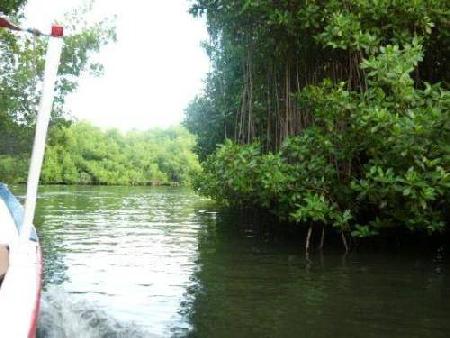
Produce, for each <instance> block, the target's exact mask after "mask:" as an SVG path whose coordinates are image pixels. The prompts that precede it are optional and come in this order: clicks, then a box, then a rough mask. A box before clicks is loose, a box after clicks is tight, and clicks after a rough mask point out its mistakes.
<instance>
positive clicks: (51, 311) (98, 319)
mask: <svg viewBox="0 0 450 338" xmlns="http://www.w3.org/2000/svg"><path fill="white" fill-rule="evenodd" d="M37 337H38V338H69V337H70V338H72V337H79V338H97V337H98V338H106V337H108V338H110V337H111V338H141V337H155V338H156V337H157V336H155V335H152V334H151V333H149V332H146V331H145V330H144V329H140V328H139V327H136V325H135V324H134V323H123V322H120V321H118V320H116V319H114V318H112V317H111V316H109V315H108V313H106V312H105V311H104V310H102V309H100V308H98V306H96V305H95V304H93V303H90V302H87V301H73V300H72V299H71V296H70V294H69V293H67V292H66V291H64V290H63V289H61V288H58V287H51V288H49V289H47V290H46V291H45V292H44V293H43V295H42V301H41V314H40V318H39V323H38V331H37Z"/></svg>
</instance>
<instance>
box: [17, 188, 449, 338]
mask: <svg viewBox="0 0 450 338" xmlns="http://www.w3.org/2000/svg"><path fill="white" fill-rule="evenodd" d="M18 190H19V193H20V189H18ZM39 196H40V198H39V203H38V216H37V221H36V223H37V227H38V228H39V232H40V237H41V241H42V245H43V248H44V253H45V262H46V268H45V271H46V275H45V281H46V291H45V292H44V299H43V311H42V318H41V322H40V331H39V335H40V336H41V337H155V336H156V337H170V336H191V337H449V336H450V278H449V273H450V266H449V261H448V258H447V257H446V254H447V251H445V250H444V251H442V252H439V253H434V254H429V253H421V252H414V253H411V252H410V253H408V254H406V253H404V254H399V253H397V254H381V253H372V254H364V255H363V254H356V253H352V254H350V255H347V256H344V255H342V254H341V253H340V252H339V251H337V252H336V250H331V249H330V250H328V251H327V250H325V253H324V254H323V255H318V254H316V255H312V256H311V257H310V260H307V259H306V258H305V256H304V254H303V250H302V244H301V243H298V244H297V243H295V242H293V241H290V242H283V241H273V240H270V239H268V238H265V237H264V236H259V235H258V233H257V232H256V231H255V230H254V227H244V226H242V225H239V224H237V223H236V221H232V219H231V218H229V217H225V216H224V215H221V214H219V213H217V212H216V209H215V207H214V204H213V203H212V202H210V201H207V200H205V199H202V198H200V197H198V196H196V195H194V194H193V193H192V192H190V191H188V190H183V189H180V188H144V187H137V188H124V187H57V186H51V187H43V188H42V189H41V193H40V195H39Z"/></svg>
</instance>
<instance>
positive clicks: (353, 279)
mask: <svg viewBox="0 0 450 338" xmlns="http://www.w3.org/2000/svg"><path fill="white" fill-rule="evenodd" d="M199 218H201V220H200V221H199V222H200V223H202V224H204V227H202V228H201V230H200V231H199V236H198V237H199V245H198V248H199V258H198V271H197V272H196V274H195V279H196V283H195V284H194V285H195V287H194V288H193V289H191V290H189V295H190V297H189V298H190V300H191V302H190V303H188V304H185V313H186V315H187V316H188V317H189V319H190V321H191V325H192V330H191V331H190V333H189V336H190V337H358V336H364V337H381V336H383V337H386V336H390V337H425V336H427V337H431V336H433V337H446V336H448V332H450V322H449V321H448V315H449V314H450V303H449V302H448V299H450V298H449V297H450V279H449V270H450V267H449V264H448V259H447V260H445V259H444V258H445V257H443V256H444V255H443V252H442V250H440V251H439V250H438V252H437V253H436V254H435V255H433V256H428V255H427V254H423V253H421V252H415V253H407V254H400V253H389V254H387V253H383V254H382V253H378V252H367V253H351V254H349V255H344V254H342V248H339V249H334V248H329V249H328V250H325V251H324V252H323V253H320V252H316V253H315V254H311V255H310V256H309V257H305V255H304V253H303V245H302V243H299V242H298V241H292V240H289V239H286V238H284V239H281V240H280V239H279V238H271V237H270V236H269V237H268V236H266V235H265V234H264V233H262V232H260V231H258V228H261V227H259V226H258V225H255V224H249V225H248V226H246V225H243V224H242V219H236V217H234V216H230V215H226V214H219V215H217V218H215V219H211V218H208V217H206V216H205V215H199ZM262 228H266V227H265V226H263V227H262Z"/></svg>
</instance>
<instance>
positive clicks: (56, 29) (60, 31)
mask: <svg viewBox="0 0 450 338" xmlns="http://www.w3.org/2000/svg"><path fill="white" fill-rule="evenodd" d="M50 35H51V36H54V37H61V36H63V35H64V28H63V27H62V26H57V25H54V26H52V33H51V34H50Z"/></svg>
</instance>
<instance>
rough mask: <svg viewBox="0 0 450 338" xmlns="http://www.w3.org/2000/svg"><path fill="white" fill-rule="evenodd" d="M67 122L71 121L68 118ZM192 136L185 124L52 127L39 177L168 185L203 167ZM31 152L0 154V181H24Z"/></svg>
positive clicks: (186, 180) (44, 179) (56, 180)
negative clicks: (130, 127) (149, 127)
mask: <svg viewBox="0 0 450 338" xmlns="http://www.w3.org/2000/svg"><path fill="white" fill-rule="evenodd" d="M66 124H67V123H66ZM194 146H195V139H194V137H193V136H192V135H191V134H189V132H188V131H187V130H186V129H184V128H181V127H173V128H169V129H164V130H163V129H152V130H148V131H131V132H128V133H126V134H122V133H120V132H119V131H117V130H114V129H113V130H109V131H102V130H101V129H100V128H97V127H94V126H92V125H90V124H89V123H87V122H77V123H73V124H70V125H59V126H54V127H53V128H51V130H50V134H49V138H48V142H47V149H46V155H45V161H44V166H43V169H42V175H41V182H42V183H47V184H54V183H62V184H123V185H138V184H165V183H171V182H178V183H182V184H186V183H189V182H190V178H191V176H192V174H193V173H195V172H198V171H199V169H200V166H199V164H198V161H197V157H196V155H194V154H193V152H192V148H193V147H194ZM28 157H29V154H28V153H27V154H23V155H2V156H0V180H2V181H6V182H24V181H25V180H26V175H27V169H28Z"/></svg>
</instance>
